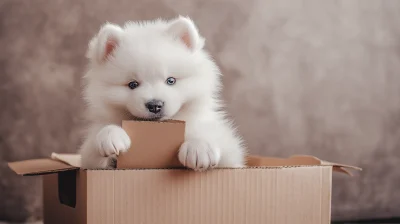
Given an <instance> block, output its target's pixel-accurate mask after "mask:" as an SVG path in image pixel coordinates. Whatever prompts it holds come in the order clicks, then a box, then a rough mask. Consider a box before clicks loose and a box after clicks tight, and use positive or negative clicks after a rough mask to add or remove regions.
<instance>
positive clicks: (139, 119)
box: [132, 115, 163, 121]
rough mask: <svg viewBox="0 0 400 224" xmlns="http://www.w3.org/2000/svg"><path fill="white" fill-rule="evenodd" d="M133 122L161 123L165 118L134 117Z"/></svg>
mask: <svg viewBox="0 0 400 224" xmlns="http://www.w3.org/2000/svg"><path fill="white" fill-rule="evenodd" d="M132 120H135V121H161V120H163V116H161V115H160V116H152V117H137V116H134V115H132Z"/></svg>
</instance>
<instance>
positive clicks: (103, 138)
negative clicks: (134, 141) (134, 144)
mask: <svg viewBox="0 0 400 224" xmlns="http://www.w3.org/2000/svg"><path fill="white" fill-rule="evenodd" d="M96 141H97V148H98V150H99V152H100V154H101V155H102V156H110V155H114V154H115V155H119V153H120V152H126V151H128V149H129V148H130V146H131V140H130V138H129V136H128V134H127V133H126V132H125V131H124V129H122V128H121V127H119V126H116V125H107V126H105V127H104V128H102V129H101V130H100V132H99V133H98V134H97V136H96Z"/></svg>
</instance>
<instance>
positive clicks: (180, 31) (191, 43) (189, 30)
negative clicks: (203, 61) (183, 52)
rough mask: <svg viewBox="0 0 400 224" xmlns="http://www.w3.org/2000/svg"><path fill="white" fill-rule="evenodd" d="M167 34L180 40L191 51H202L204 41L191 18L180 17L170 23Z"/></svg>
mask: <svg viewBox="0 0 400 224" xmlns="http://www.w3.org/2000/svg"><path fill="white" fill-rule="evenodd" d="M167 33H168V34H170V35H172V36H174V37H176V38H179V40H180V41H182V43H184V44H185V45H186V47H187V48H189V50H191V51H196V50H199V49H202V48H203V46H204V39H203V38H202V37H201V36H200V35H199V32H198V31H197V28H196V25H194V23H193V21H192V20H191V19H189V18H186V17H182V16H179V17H178V18H177V19H175V20H173V21H172V22H170V24H169V27H168V29H167Z"/></svg>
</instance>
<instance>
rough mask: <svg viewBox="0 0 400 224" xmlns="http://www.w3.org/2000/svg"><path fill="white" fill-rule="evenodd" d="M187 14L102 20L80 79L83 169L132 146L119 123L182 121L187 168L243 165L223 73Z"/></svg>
mask: <svg viewBox="0 0 400 224" xmlns="http://www.w3.org/2000/svg"><path fill="white" fill-rule="evenodd" d="M203 46H204V39H203V38H202V37H201V36H200V35H199V33H198V30H197V28H196V26H195V24H194V23H193V22H192V21H191V20H190V19H189V18H186V17H181V16H180V17H178V18H176V19H173V20H171V21H163V20H155V21H142V22H127V23H126V24H125V25H124V26H123V27H120V26H118V25H115V24H110V23H107V24H105V25H103V26H102V27H101V29H100V31H99V33H98V34H97V35H96V36H95V37H93V39H92V40H91V41H90V43H89V49H88V51H87V57H88V59H89V61H90V62H89V66H88V71H87V73H86V75H85V76H84V79H85V81H86V86H85V88H84V93H83V95H84V99H85V101H86V102H87V111H86V118H87V120H88V122H89V127H88V128H87V134H86V138H85V140H84V142H83V144H82V146H81V149H80V154H81V156H82V167H83V168H112V167H113V166H114V165H115V164H114V162H115V158H116V157H117V156H118V155H119V154H120V153H124V152H126V151H127V150H128V149H129V148H130V144H131V141H130V139H129V137H128V135H127V133H126V132H125V131H124V130H123V129H122V128H121V127H120V124H121V120H129V119H138V120H167V119H175V120H183V121H186V133H185V142H184V143H183V144H182V146H181V147H180V150H179V153H178V155H177V156H178V158H179V161H180V162H181V163H182V164H183V165H184V166H186V167H188V168H191V169H194V170H206V169H209V168H214V167H242V166H244V164H245V152H246V151H245V148H244V146H243V141H242V140H241V138H240V136H239V135H238V134H237V132H236V130H235V128H234V126H233V125H232V122H231V121H230V120H228V119H227V118H226V115H225V113H224V112H223V111H222V107H221V100H220V99H219V93H220V91H221V87H222V85H221V80H220V76H221V73H220V70H219V69H218V67H217V65H216V64H215V63H214V62H213V60H212V59H211V57H210V56H209V55H208V54H207V53H206V52H205V51H204V50H203Z"/></svg>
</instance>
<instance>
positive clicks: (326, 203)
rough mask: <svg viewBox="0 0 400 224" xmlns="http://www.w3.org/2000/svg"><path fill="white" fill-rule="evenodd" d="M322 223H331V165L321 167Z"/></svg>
mask: <svg viewBox="0 0 400 224" xmlns="http://www.w3.org/2000/svg"><path fill="white" fill-rule="evenodd" d="M321 172H322V173H321V176H322V179H321V214H322V215H321V223H327V224H328V223H331V217H332V216H331V204H332V172H333V169H332V167H331V166H326V167H323V169H321Z"/></svg>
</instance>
